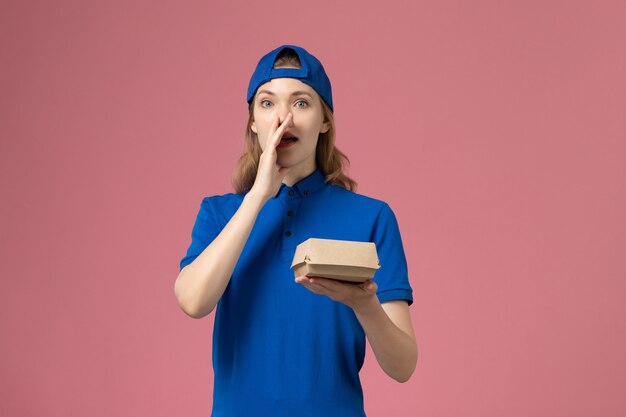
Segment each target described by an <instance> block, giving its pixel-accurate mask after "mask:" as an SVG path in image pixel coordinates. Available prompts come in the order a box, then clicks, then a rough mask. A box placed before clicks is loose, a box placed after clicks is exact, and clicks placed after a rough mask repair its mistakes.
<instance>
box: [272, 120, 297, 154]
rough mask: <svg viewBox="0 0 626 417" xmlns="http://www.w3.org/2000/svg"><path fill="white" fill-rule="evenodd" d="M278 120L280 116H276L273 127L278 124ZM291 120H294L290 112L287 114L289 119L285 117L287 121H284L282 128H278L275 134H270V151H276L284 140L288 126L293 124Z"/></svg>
mask: <svg viewBox="0 0 626 417" xmlns="http://www.w3.org/2000/svg"><path fill="white" fill-rule="evenodd" d="M278 119H279V118H278V116H276V120H275V121H274V124H273V125H272V127H273V126H275V125H276V124H277V123H278ZM291 119H293V115H292V114H291V112H289V113H288V114H287V117H285V120H283V122H282V123H281V124H280V126H278V129H277V130H276V131H275V132H274V133H270V138H269V142H270V143H269V145H270V149H276V147H277V146H278V144H279V143H280V141H281V139H282V138H283V133H285V130H286V129H287V126H289V124H290V123H291Z"/></svg>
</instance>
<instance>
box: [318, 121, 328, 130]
mask: <svg viewBox="0 0 626 417" xmlns="http://www.w3.org/2000/svg"><path fill="white" fill-rule="evenodd" d="M329 129H330V122H329V121H325V122H324V123H322V128H321V129H320V133H326V132H328V130H329Z"/></svg>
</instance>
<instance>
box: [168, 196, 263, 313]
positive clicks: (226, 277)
mask: <svg viewBox="0 0 626 417" xmlns="http://www.w3.org/2000/svg"><path fill="white" fill-rule="evenodd" d="M265 202H266V200H265V199H263V198H261V197H257V196H256V195H253V194H251V193H248V194H246V196H245V197H244V199H243V202H242V203H241V206H240V207H239V209H237V212H236V213H235V214H234V215H233V217H232V218H231V219H230V221H229V222H228V223H227V224H226V226H225V227H224V229H223V230H222V231H221V232H220V234H219V235H217V237H216V238H215V239H214V240H213V242H211V244H209V246H207V247H206V248H205V249H204V251H202V253H201V254H200V255H198V257H197V258H196V259H194V261H193V262H192V263H190V264H189V265H187V266H186V267H185V268H183V270H182V271H181V272H180V274H179V276H178V278H177V279H176V283H175V285H174V293H175V294H176V299H177V301H178V304H179V305H180V307H181V308H182V309H183V311H184V312H185V313H187V314H188V315H189V316H191V317H194V318H201V317H204V316H206V315H208V314H209V313H211V311H213V309H214V308H215V305H216V304H217V302H218V300H219V299H220V297H221V296H222V294H223V293H224V290H225V289H226V286H227V285H228V282H229V281H230V277H231V275H232V273H233V271H234V270H235V266H236V265H237V261H238V260H239V257H240V256H241V252H242V251H243V248H244V246H245V244H246V241H247V240H248V237H249V236H250V232H251V231H252V227H253V226H254V223H255V221H256V218H257V216H258V214H259V212H260V210H261V208H262V207H263V205H264V204H265Z"/></svg>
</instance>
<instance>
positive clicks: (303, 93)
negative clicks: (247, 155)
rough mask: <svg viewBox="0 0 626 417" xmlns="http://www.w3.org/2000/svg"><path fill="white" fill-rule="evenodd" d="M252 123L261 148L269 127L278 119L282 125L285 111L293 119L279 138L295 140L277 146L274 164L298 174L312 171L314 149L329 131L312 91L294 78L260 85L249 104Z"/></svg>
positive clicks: (275, 79)
mask: <svg viewBox="0 0 626 417" xmlns="http://www.w3.org/2000/svg"><path fill="white" fill-rule="evenodd" d="M253 106H254V107H253V121H252V125H251V126H250V128H251V129H252V131H253V132H254V133H256V134H257V136H258V138H259V144H260V145H261V149H262V150H265V146H266V144H267V141H268V137H269V134H270V126H271V125H272V123H273V122H274V121H275V119H276V117H278V118H279V123H282V122H283V121H284V120H285V118H286V117H287V114H289V112H291V113H292V115H293V118H292V120H291V123H290V124H289V125H288V126H287V128H286V130H285V134H284V135H283V137H287V136H295V137H296V138H298V140H297V141H295V142H294V143H293V144H291V145H290V146H288V147H284V148H283V147H280V146H279V147H277V148H276V152H277V155H278V160H277V161H276V162H277V164H278V165H280V166H282V167H294V168H297V171H301V172H302V173H305V172H310V171H312V170H313V169H314V168H315V149H316V146H317V139H318V137H319V134H320V133H325V132H327V131H328V129H329V128H330V123H329V122H326V123H325V122H324V112H323V109H322V103H321V101H320V97H319V95H318V94H317V92H316V91H315V90H313V89H312V88H311V87H309V86H308V85H307V84H304V83H303V82H302V81H299V80H297V79H295V78H274V79H272V80H270V81H268V82H266V83H265V84H262V85H261V86H260V87H259V88H258V90H257V93H256V95H255V98H254V102H253Z"/></svg>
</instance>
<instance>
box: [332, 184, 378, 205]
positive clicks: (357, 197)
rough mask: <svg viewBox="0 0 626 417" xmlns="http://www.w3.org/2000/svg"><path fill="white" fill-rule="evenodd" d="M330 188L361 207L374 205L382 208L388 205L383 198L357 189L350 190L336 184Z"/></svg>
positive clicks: (340, 196) (337, 194)
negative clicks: (359, 191)
mask: <svg viewBox="0 0 626 417" xmlns="http://www.w3.org/2000/svg"><path fill="white" fill-rule="evenodd" d="M330 189H331V190H332V191H333V193H334V194H335V195H336V196H337V197H338V198H342V199H345V200H348V201H350V202H351V203H352V204H357V205H358V206H359V207H373V208H378V209H380V208H381V207H383V206H388V204H387V202H386V201H385V200H383V199H381V198H377V197H373V196H371V195H365V194H361V193H357V192H356V191H350V190H348V189H346V188H343V187H341V186H339V185H336V184H330Z"/></svg>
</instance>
